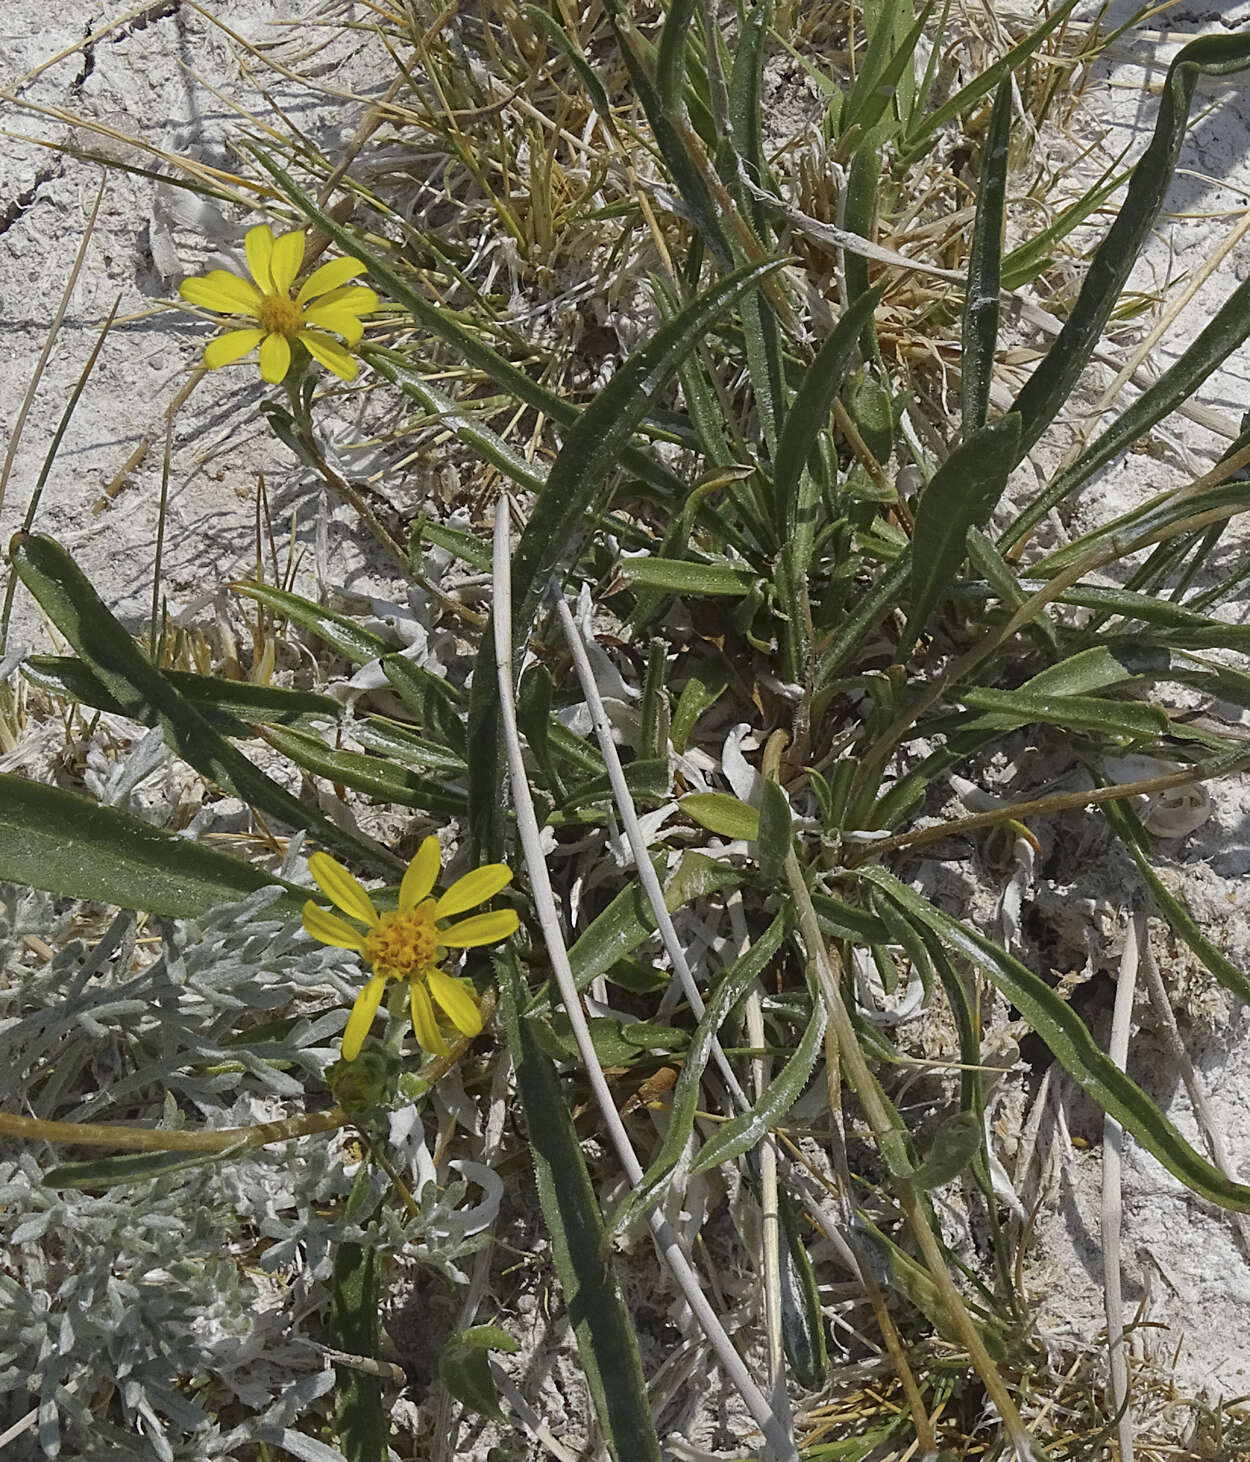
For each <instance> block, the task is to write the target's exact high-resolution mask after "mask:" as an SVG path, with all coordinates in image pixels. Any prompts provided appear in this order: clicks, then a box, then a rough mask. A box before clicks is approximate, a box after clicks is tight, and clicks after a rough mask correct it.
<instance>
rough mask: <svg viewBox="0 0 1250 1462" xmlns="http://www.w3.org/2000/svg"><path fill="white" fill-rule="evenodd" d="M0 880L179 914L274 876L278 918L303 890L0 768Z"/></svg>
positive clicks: (289, 911) (295, 905)
mask: <svg viewBox="0 0 1250 1462" xmlns="http://www.w3.org/2000/svg"><path fill="white" fill-rule="evenodd" d="M0 883H20V884H26V885H28V886H29V887H31V888H42V889H44V890H45V891H46V892H48V893H54V894H58V895H60V896H62V897H64V898H75V899H94V900H97V901H98V902H100V903H103V904H116V905H117V907H118V908H122V909H141V910H142V911H143V912H144V913H147V914H163V915H166V916H170V917H173V918H179V919H193V918H195V916H196V915H197V914H202V913H204V911H205V910H206V909H211V908H212V907H213V906H214V905H216V904H221V903H228V902H230V901H231V900H236V899H242V898H246V897H247V895H248V894H249V893H255V892H256V890H257V889H258V888H267V887H269V886H270V885H272V884H275V883H277V884H281V885H282V887H283V888H285V889H287V891H288V896H285V897H283V898H282V899H281V900H279V902H278V903H277V904H276V905H275V906H274V908H275V909H276V910H277V911H278V912H279V913H280V914H281V915H282V916H283V917H285V918H295V917H297V916H298V914H299V911H300V908H301V906H302V904H303V901H304V899H305V898H306V897H307V890H305V889H300V888H296V887H295V886H294V884H289V883H285V882H284V881H283V880H282V879H280V878H274V877H273V876H272V875H270V874H267V873H265V872H264V871H263V870H262V869H260V868H254V867H252V865H251V864H250V863H244V862H242V861H240V860H239V859H238V858H231V857H230V856H229V855H228V854H226V853H218V852H216V851H215V850H213V849H211V848H206V847H204V845H203V844H201V843H194V842H191V841H190V840H189V839H187V838H179V837H175V836H174V835H173V834H172V833H166V832H161V831H160V829H159V828H154V827H152V826H151V825H150V824H149V823H146V822H140V821H139V820H138V818H135V817H128V816H126V814H125V813H122V812H118V811H116V810H115V809H114V808H112V807H100V806H97V804H96V803H94V802H88V801H87V800H86V798H84V797H76V796H74V794H73V793H72V792H63V791H62V790H61V789H60V788H59V787H49V786H46V785H45V784H44V783H42V782H28V781H27V780H26V779H25V778H24V777H15V776H13V775H11V774H9V773H0Z"/></svg>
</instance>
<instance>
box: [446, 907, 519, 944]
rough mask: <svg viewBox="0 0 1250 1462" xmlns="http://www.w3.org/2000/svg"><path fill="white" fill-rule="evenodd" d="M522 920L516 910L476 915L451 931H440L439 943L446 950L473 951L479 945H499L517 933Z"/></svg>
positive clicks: (452, 927) (456, 925)
mask: <svg viewBox="0 0 1250 1462" xmlns="http://www.w3.org/2000/svg"><path fill="white" fill-rule="evenodd" d="M520 922H521V921H520V918H519V917H518V915H517V911H516V910H515V909H500V910H499V911H498V913H494V914H474V916H473V917H472V918H471V919H462V920H461V921H460V923H459V924H453V925H452V926H451V928H450V929H440V930H439V931H438V942H439V944H441V945H442V946H443V948H444V949H473V948H475V947H476V946H477V945H479V944H497V943H498V942H499V940H501V939H508V938H510V937H511V936H512V935H513V934H515V933H516V930H517V925H518V924H519V923H520Z"/></svg>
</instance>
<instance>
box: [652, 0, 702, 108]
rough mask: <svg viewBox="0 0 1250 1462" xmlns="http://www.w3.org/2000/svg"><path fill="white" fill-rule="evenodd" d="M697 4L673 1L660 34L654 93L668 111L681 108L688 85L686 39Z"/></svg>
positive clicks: (684, 0)
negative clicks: (683, 93)
mask: <svg viewBox="0 0 1250 1462" xmlns="http://www.w3.org/2000/svg"><path fill="white" fill-rule="evenodd" d="M694 7H695V0H673V3H672V4H671V5H670V6H669V7H668V19H667V20H665V22H664V29H663V31H661V33H660V45H659V49H658V51H657V54H656V61H655V89H656V94H657V96H658V98H659V102H660V105H661V106H662V107H663V108H664V109H665V111H676V110H677V109H678V108H679V107H680V106H681V94H682V88H683V87H684V85H685V81H686V36H687V33H688V31H689V30H690V22H691V19H692V18H693V16H694Z"/></svg>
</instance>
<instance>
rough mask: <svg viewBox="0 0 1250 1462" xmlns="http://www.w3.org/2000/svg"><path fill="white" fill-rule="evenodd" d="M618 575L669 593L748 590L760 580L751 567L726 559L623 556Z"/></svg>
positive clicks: (740, 593)
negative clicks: (705, 559)
mask: <svg viewBox="0 0 1250 1462" xmlns="http://www.w3.org/2000/svg"><path fill="white" fill-rule="evenodd" d="M617 568H618V570H619V571H620V575H621V577H622V578H623V579H626V580H628V581H629V582H630V583H631V584H637V585H638V587H639V588H640V589H662V590H664V591H665V592H666V593H671V594H728V595H732V596H734V597H739V596H741V595H743V594H749V593H750V592H751V590H752V589H754V588H755V587H756V586H757V585H758V584H759V582H760V576H759V574H758V573H756V572H755V570H754V569H740V568H735V567H734V565H733V564H730V563H698V562H696V561H695V560H694V559H687V558H680V559H671V558H669V559H665V558H623V559H621V561H620V562H619V564H618V565H617Z"/></svg>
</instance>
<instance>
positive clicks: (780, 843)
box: [759, 778, 791, 883]
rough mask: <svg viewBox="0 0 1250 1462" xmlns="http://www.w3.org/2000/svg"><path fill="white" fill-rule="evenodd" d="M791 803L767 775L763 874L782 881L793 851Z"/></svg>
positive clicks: (768, 880) (761, 841)
mask: <svg viewBox="0 0 1250 1462" xmlns="http://www.w3.org/2000/svg"><path fill="white" fill-rule="evenodd" d="M790 822H791V819H790V804H789V802H788V801H787V800H786V794H785V793H784V792H783V791H782V790H781V788H780V787H779V786H778V785H777V783H776V782H774V781H771V780H769V779H767V778H766V779H765V781H764V785H763V789H762V794H761V796H760V837H759V861H760V877H761V878H762V879H763V880H764V882H765V883H780V881H781V870H782V866H783V865H784V863H785V861H786V855H787V854H788V853H789V851H790V840H791V826H790Z"/></svg>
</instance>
